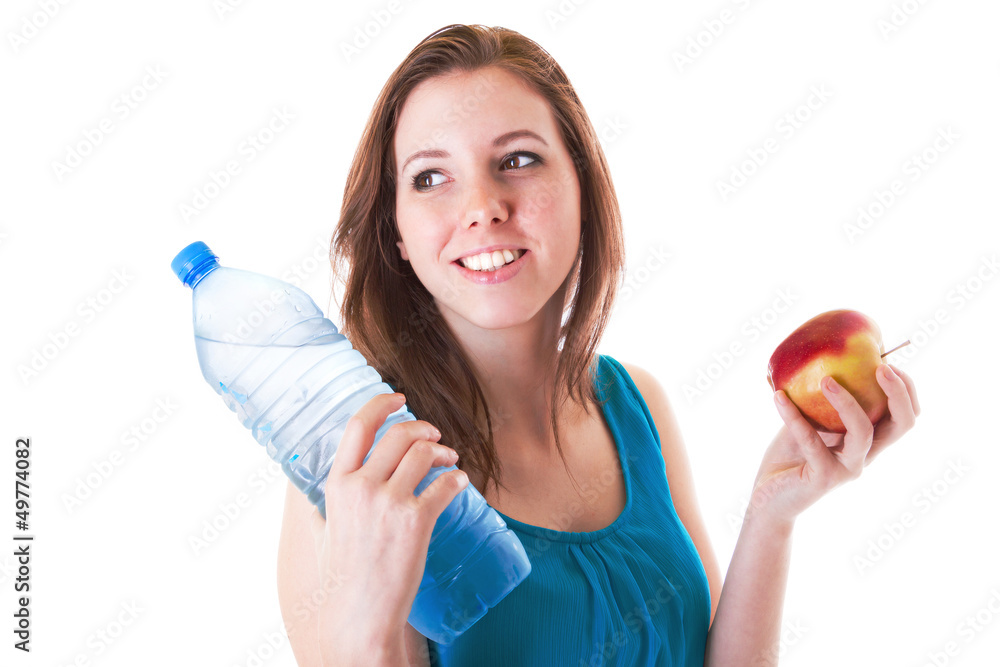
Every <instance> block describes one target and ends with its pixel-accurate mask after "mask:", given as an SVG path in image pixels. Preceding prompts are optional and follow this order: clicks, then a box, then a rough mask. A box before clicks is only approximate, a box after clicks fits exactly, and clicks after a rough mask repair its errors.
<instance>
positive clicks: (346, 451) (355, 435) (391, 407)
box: [327, 393, 406, 491]
mask: <svg viewBox="0 0 1000 667" xmlns="http://www.w3.org/2000/svg"><path fill="white" fill-rule="evenodd" d="M405 401H406V398H405V397H404V396H403V395H402V394H398V393H397V394H378V395H377V396H374V397H372V398H371V399H369V400H368V401H367V402H366V403H365V404H364V405H362V406H361V408H360V409H359V410H358V411H357V412H355V413H354V414H353V415H351V418H350V419H348V420H347V424H346V425H345V426H344V433H343V435H341V438H340V444H339V446H338V447H337V453H336V454H335V455H334V457H333V462H332V463H331V464H330V474H329V477H328V479H327V482H328V485H329V484H330V483H333V479H334V478H338V477H343V476H344V475H346V474H348V473H351V472H354V471H355V470H357V469H358V468H360V467H361V464H362V463H363V462H364V460H365V456H367V455H368V452H369V450H370V449H371V446H372V444H373V442H374V441H375V434H376V433H377V432H378V430H379V429H380V428H381V427H382V424H384V423H385V420H386V419H387V418H388V417H389V415H391V414H392V413H393V412H395V411H396V410H399V409H400V408H401V407H403V404H404V403H405ZM327 490H328V491H329V489H327Z"/></svg>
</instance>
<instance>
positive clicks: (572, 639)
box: [427, 354, 711, 667]
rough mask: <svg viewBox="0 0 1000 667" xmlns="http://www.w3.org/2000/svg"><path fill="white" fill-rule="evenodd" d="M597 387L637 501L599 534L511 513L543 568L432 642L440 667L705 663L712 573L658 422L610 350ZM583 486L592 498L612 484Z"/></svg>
mask: <svg viewBox="0 0 1000 667" xmlns="http://www.w3.org/2000/svg"><path fill="white" fill-rule="evenodd" d="M595 389H596V391H597V396H598V398H599V399H602V400H603V399H605V398H607V403H605V405H604V407H603V408H602V410H603V412H604V417H605V420H606V422H607V424H608V428H609V429H610V431H611V433H612V434H613V435H614V440H615V445H616V446H617V449H618V459H619V463H620V465H621V473H619V472H618V471H617V470H614V471H611V470H609V471H608V472H607V475H612V474H614V475H618V474H623V475H624V479H625V488H626V492H627V501H626V503H625V509H624V510H623V511H622V513H621V514H620V515H619V517H618V518H617V519H616V520H615V521H614V522H613V523H612V524H611V525H609V526H607V527H605V528H603V529H601V530H597V531H592V532H563V531H558V530H552V529H548V528H542V527H539V526H532V525H530V524H526V523H522V522H520V521H516V520H514V519H512V518H510V517H508V516H506V515H504V514H502V513H501V514H500V516H501V517H503V520H504V521H505V522H506V523H507V527H508V528H510V529H511V530H513V531H514V532H515V533H516V534H517V536H518V538H519V539H520V540H521V543H522V544H523V545H524V548H525V551H526V552H527V554H528V558H529V559H530V561H531V574H529V575H528V577H527V578H526V579H525V580H524V581H522V582H521V583H520V584H519V585H518V586H517V587H516V588H515V589H514V590H513V591H511V592H510V593H509V594H508V595H507V596H506V597H505V598H504V599H502V600H501V601H500V602H498V603H497V604H496V606H494V607H493V608H492V609H490V610H489V611H487V612H486V615H485V616H483V617H482V618H481V619H479V620H478V621H477V622H476V623H475V624H474V625H473V626H472V627H471V628H469V629H468V630H466V631H465V632H464V633H462V635H461V636H460V637H458V638H457V639H456V640H455V641H454V642H453V643H452V644H450V645H448V646H444V645H441V644H438V643H436V642H434V641H433V640H430V639H428V640H427V641H428V647H429V649H430V660H431V665H432V666H434V667H438V666H440V667H472V666H475V667H493V666H496V667H535V666H537V667H554V666H560V667H562V666H566V667H590V666H591V665H594V666H596V665H601V666H605V665H619V666H622V667H624V666H626V665H627V666H628V667H634V666H646V665H656V666H657V667H666V666H671V667H673V666H678V665H684V666H685V667H694V666H695V665H697V666H698V667H701V666H702V665H703V664H704V658H705V641H706V639H707V637H708V625H709V617H710V614H711V596H710V593H709V588H708V579H707V577H706V576H705V570H704V568H703V567H702V563H701V559H700V557H699V556H698V552H697V551H696V550H695V547H694V543H692V542H691V538H690V537H689V536H688V533H687V531H686V530H685V529H684V525H683V524H682V523H681V521H680V519H678V517H677V513H676V512H675V511H674V505H673V503H672V502H671V500H670V489H669V487H668V485H667V477H666V472H665V465H664V461H663V455H662V454H661V452H660V436H659V434H658V433H657V431H656V426H655V424H654V422H653V418H652V417H651V416H650V413H649V408H648V407H647V406H646V403H645V401H644V400H643V399H642V396H641V395H640V394H639V391H638V389H636V386H635V384H634V383H633V382H632V378H631V377H629V375H628V373H627V372H626V371H625V369H624V368H623V367H622V366H621V364H619V363H618V362H617V361H616V360H614V359H612V358H611V357H609V356H607V355H601V354H599V355H598V379H597V382H596V383H595ZM601 479H602V480H603V479H605V477H603V476H602V478H601ZM607 483H608V484H609V485H610V484H611V483H613V480H612V479H611V478H610V477H609V478H607ZM581 486H582V487H583V492H584V495H585V497H586V495H588V494H592V493H594V491H597V492H600V486H603V484H601V483H600V480H599V481H598V483H597V486H596V487H595V486H593V485H591V486H590V487H588V486H585V485H582V484H581Z"/></svg>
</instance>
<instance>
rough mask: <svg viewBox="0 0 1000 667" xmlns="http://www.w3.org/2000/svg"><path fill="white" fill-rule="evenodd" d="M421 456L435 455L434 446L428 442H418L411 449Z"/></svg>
mask: <svg viewBox="0 0 1000 667" xmlns="http://www.w3.org/2000/svg"><path fill="white" fill-rule="evenodd" d="M410 449H411V450H413V452H414V453H415V454H417V455H419V456H431V455H433V454H434V444H433V443H430V442H427V441H426V440H417V441H415V442H414V443H413V445H411V447H410Z"/></svg>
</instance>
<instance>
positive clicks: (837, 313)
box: [767, 310, 909, 433]
mask: <svg viewBox="0 0 1000 667" xmlns="http://www.w3.org/2000/svg"><path fill="white" fill-rule="evenodd" d="M908 343H909V341H906V343H903V345H907V344H908ZM903 345H900V346H898V347H896V348H893V349H892V350H890V352H894V351H895V350H897V349H899V348H900V347H902V346H903ZM890 352H883V347H882V332H881V331H880V330H879V328H878V325H877V324H875V322H874V321H873V320H872V319H871V318H869V317H867V316H865V315H863V314H861V313H859V312H857V311H853V310H831V311H829V312H826V313H822V314H821V315H817V316H816V317H814V318H812V319H811V320H809V321H808V322H806V323H805V324H803V325H802V326H800V327H799V328H798V329H796V330H795V331H793V332H792V333H791V335H789V336H788V338H786V339H785V340H783V341H782V342H781V344H780V345H778V347H777V348H776V349H775V350H774V353H773V354H772V355H771V359H770V361H769V362H768V367H767V381H768V383H770V385H771V388H772V389H773V390H774V391H777V390H779V389H780V390H783V391H784V392H785V394H786V395H787V396H788V398H789V399H790V400H791V401H792V403H794V404H795V406H796V407H798V408H799V410H800V411H801V412H802V415H803V416H804V417H805V418H806V420H807V421H808V422H809V424H810V425H811V426H813V428H815V429H816V430H819V431H825V432H827V433H846V432H847V429H846V428H845V426H844V423H843V421H841V418H840V415H839V414H838V413H837V410H836V409H835V408H834V407H833V406H832V405H831V404H830V402H829V401H828V400H827V399H826V396H824V395H823V390H822V387H821V386H820V382H821V381H822V379H823V378H824V377H825V376H827V375H829V376H831V377H832V378H833V379H834V380H835V381H836V382H837V384H839V385H840V386H842V387H843V388H844V389H846V390H847V391H848V392H849V393H850V394H851V395H852V396H854V398H855V399H856V400H857V401H858V403H859V404H860V405H861V407H862V408H863V409H864V411H865V414H867V415H868V418H869V419H870V420H871V422H872V423H873V424H875V423H877V422H878V421H879V420H881V419H882V417H884V416H885V414H886V408H887V405H888V398H887V397H886V394H885V392H884V391H882V388H881V387H880V386H879V384H878V382H877V381H876V378H875V371H876V369H877V368H878V367H879V365H881V364H882V363H883V362H882V358H883V357H885V356H886V355H887V354H889V353H890Z"/></svg>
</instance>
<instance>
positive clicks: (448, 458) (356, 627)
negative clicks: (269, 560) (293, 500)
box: [312, 394, 469, 650]
mask: <svg viewBox="0 0 1000 667" xmlns="http://www.w3.org/2000/svg"><path fill="white" fill-rule="evenodd" d="M404 401H405V399H404V397H403V396H402V395H401V394H378V395H376V396H374V397H373V398H371V399H370V400H369V401H368V402H366V403H365V404H364V405H363V406H362V408H361V409H360V410H358V411H357V412H356V413H355V414H354V415H353V416H352V417H351V418H350V420H349V421H348V423H347V427H346V429H345V431H344V435H343V438H342V439H341V442H340V446H339V448H338V450H337V454H336V456H335V457H334V459H333V463H332V465H331V467H330V473H329V476H328V477H327V480H326V485H325V489H326V516H327V520H326V521H325V522H324V521H323V519H322V517H320V515H319V512H318V511H316V512H314V513H313V519H312V522H313V523H312V529H313V535H314V537H315V538H316V548H317V557H318V558H319V571H320V578H321V581H322V582H323V583H322V589H321V590H323V591H324V593H325V595H324V603H323V604H322V606H321V608H320V612H319V616H320V618H319V622H320V632H321V636H322V637H324V644H327V645H329V646H338V645H339V646H343V645H344V644H345V643H346V644H349V645H352V646H357V647H359V648H365V649H369V650H370V649H372V648H375V647H387V646H395V645H397V644H398V643H399V642H400V641H401V638H402V637H403V631H404V629H405V624H406V623H407V617H408V616H409V614H410V609H411V607H412V606H413V600H414V598H415V597H416V594H417V591H418V589H419V587H420V582H421V579H422V577H423V574H424V567H425V564H426V560H427V550H428V546H429V545H430V540H431V533H432V531H433V529H434V525H435V522H436V521H437V519H438V517H439V516H440V515H441V513H442V512H443V511H444V509H445V508H446V507H447V506H448V504H449V503H451V501H452V500H453V499H454V498H455V497H456V496H457V495H458V494H459V493H460V492H461V491H462V490H463V489H464V488H465V487H466V486H467V485H468V481H469V480H468V477H467V476H466V474H465V473H464V472H462V471H461V470H457V469H456V470H452V471H449V472H447V473H444V474H442V475H440V476H439V477H438V478H437V479H435V480H434V482H433V483H431V484H430V485H429V486H427V488H426V489H424V491H423V492H422V493H421V494H420V495H419V496H414V492H415V490H416V487H417V485H418V484H419V483H420V482H421V480H423V479H424V477H426V476H427V474H428V472H429V471H430V469H431V468H433V467H437V466H451V465H454V464H455V462H456V461H457V459H458V454H457V453H456V452H455V451H454V450H453V449H451V448H449V447H446V446H444V445H441V444H437V442H436V441H437V440H438V439H439V438H440V433H439V432H438V431H437V429H435V428H434V427H433V426H431V425H430V424H429V423H427V422H425V421H420V420H415V421H406V422H401V423H398V424H395V425H393V426H392V427H390V428H389V429H388V430H387V431H386V433H385V435H384V436H383V437H382V439H381V440H380V441H379V444H378V447H376V448H375V450H374V451H372V454H371V456H370V457H369V459H368V461H364V459H365V456H366V455H367V454H368V452H369V450H371V448H372V445H373V441H374V438H375V434H376V432H377V431H378V429H379V428H380V427H381V426H382V424H383V423H385V421H386V419H387V418H388V416H389V415H390V414H392V413H393V412H395V411H396V410H398V409H399V408H400V407H402V406H403V404H404ZM337 650H340V649H337Z"/></svg>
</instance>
